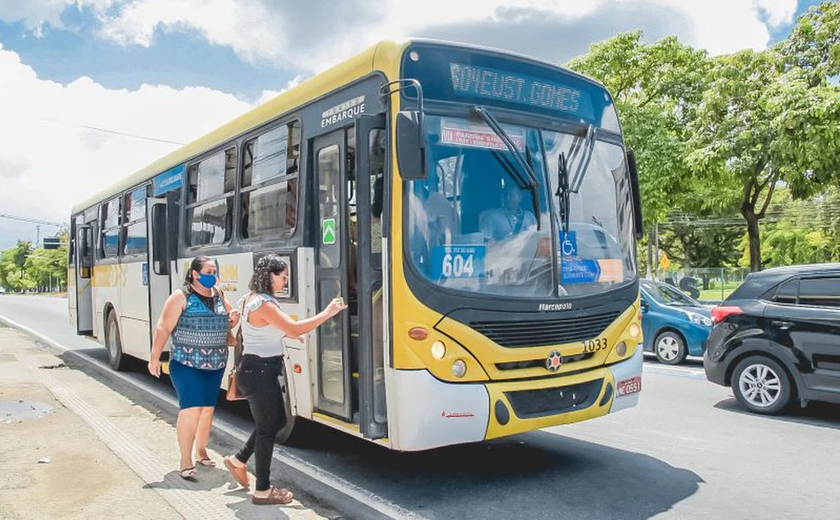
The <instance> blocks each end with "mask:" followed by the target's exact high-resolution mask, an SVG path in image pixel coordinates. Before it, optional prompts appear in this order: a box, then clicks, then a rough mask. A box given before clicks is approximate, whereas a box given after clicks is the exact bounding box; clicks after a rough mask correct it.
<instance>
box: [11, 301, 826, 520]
mask: <svg viewBox="0 0 840 520" xmlns="http://www.w3.org/2000/svg"><path fill="white" fill-rule="evenodd" d="M27 298H30V297H27ZM42 300H46V299H42ZM32 301H36V300H34V299H33V300H32ZM52 308H58V307H56V306H53V307H52ZM65 309H66V308H65ZM41 312H42V313H43V312H46V311H43V310H42V311H41ZM64 312H65V315H64V319H60V316H58V317H56V318H57V319H56V320H52V321H50V323H51V324H52V325H53V326H55V327H59V328H60V327H61V326H64V327H67V328H69V326H68V325H66V323H67V320H66V310H64ZM0 313H2V312H0ZM56 323H57V325H56ZM61 324H64V325H61ZM76 339H77V340H81V341H83V342H85V343H86V344H87V345H95V344H94V343H91V342H88V341H87V340H84V339H81V338H78V337H76ZM86 352H88V349H86ZM90 353H91V355H97V356H100V358H99V359H101V360H103V361H104V360H105V359H106V357H105V352H104V349H102V348H101V347H95V348H93V349H90ZM694 370H698V367H696V366H695V367H691V366H680V367H665V366H662V365H658V364H657V363H655V362H654V363H646V365H645V378H644V383H643V384H644V388H643V393H642V401H641V404H640V406H639V407H638V408H636V409H632V410H628V411H625V412H622V413H620V414H616V415H613V416H607V417H604V418H601V419H596V420H594V421H590V422H587V423H580V424H576V425H569V426H564V427H558V428H553V429H550V430H547V431H546V432H536V433H531V434H526V435H521V436H517V437H512V438H508V439H501V440H498V441H494V442H489V443H483V444H475V445H467V446H455V447H450V448H446V449H442V450H435V451H431V452H424V453H395V452H390V451H388V450H385V449H384V448H380V447H378V446H376V445H373V444H371V443H368V442H365V441H361V440H359V439H355V438H353V437H350V436H347V435H344V434H341V433H339V432H336V431H334V430H331V429H329V428H326V427H321V426H317V425H308V428H307V430H306V431H305V433H304V439H305V442H304V443H303V444H301V445H300V446H298V447H297V448H292V449H291V450H290V451H292V452H294V453H296V454H298V455H299V456H300V457H301V458H304V459H305V460H307V461H309V462H311V463H313V464H316V465H318V466H320V467H325V468H329V470H330V471H332V472H333V473H334V474H336V475H338V476H340V477H342V478H344V479H345V480H347V481H349V482H354V483H356V484H357V485H359V486H360V487H363V488H366V489H369V490H371V491H373V492H375V493H377V494H379V495H380V496H382V497H384V498H386V499H388V500H390V501H392V502H394V503H397V504H399V505H401V506H403V507H405V508H407V509H410V510H415V511H418V512H421V513H422V514H424V515H425V516H429V517H433V518H434V517H439V518H449V517H452V516H462V517H465V518H488V517H499V516H522V517H526V516H527V517H535V518H544V517H545V518H549V517H550V518H556V517H558V515H559V516H561V517H565V516H566V515H565V514H562V513H564V512H565V513H569V517H575V518H628V517H629V518H636V517H638V518H641V517H647V516H649V515H652V514H656V513H657V512H666V514H665V516H675V517H689V518H691V517H694V518H700V517H708V516H711V515H713V514H719V513H720V511H739V512H740V513H742V514H740V515H739V516H746V517H749V516H761V515H768V514H770V515H774V516H779V514H778V513H779V512H784V513H785V514H786V515H787V516H790V517H798V516H801V515H802V512H803V509H801V507H802V504H806V507H807V509H805V510H807V511H809V512H814V513H816V512H820V513H823V514H824V516H828V517H836V516H838V515H837V514H836V513H837V511H836V506H835V505H834V504H833V502H832V501H829V500H827V499H826V497H832V496H833V493H834V492H833V489H832V488H830V487H829V488H826V483H830V482H833V478H832V473H831V472H832V469H833V468H836V467H837V466H838V462H840V461H837V457H836V455H834V456H833V454H834V453H835V452H836V450H835V449H834V447H833V446H834V445H835V442H834V441H835V437H836V427H837V426H838V420H837V417H840V413H837V410H838V409H837V408H836V407H835V408H830V409H828V411H825V410H823V412H824V413H823V412H821V413H823V415H819V414H818V415H817V416H816V417H814V416H810V415H807V413H810V412H806V415H805V416H801V417H800V416H793V417H794V418H795V419H797V420H798V422H797V421H792V420H788V419H787V418H785V419H775V418H768V417H762V416H755V415H749V414H742V413H739V412H738V411H736V409H734V408H733V407H732V406H728V405H727V403H729V405H731V404H732V397H731V393H730V391H729V389H727V388H723V387H719V386H716V385H712V384H710V383H708V382H706V381H704V380H702V379H696V378H694V377H693V374H691V371H694ZM683 373H687V374H688V375H689V376H691V377H683V376H684V374H683ZM136 376H137V377H144V378H148V377H150V376H147V375H146V374H142V373H139V374H136ZM160 384H161V385H165V386H167V387H168V385H167V384H166V381H165V380H164V381H162V382H161V383H160ZM168 391H171V389H169V390H168ZM809 410H810V408H809ZM228 411H231V410H230V409H229V405H228V404H225V405H223V406H222V407H221V410H220V413H227V412H228ZM231 412H232V413H233V414H234V415H237V414H236V410H232V411H231ZM240 412H241V410H240ZM244 413H245V414H247V412H244ZM240 418H241V415H240ZM241 420H245V419H241ZM823 423H827V424H829V425H833V427H831V428H827V427H825V425H824V424H823ZM791 482H795V483H798V484H799V486H796V485H793V486H792V485H790V484H791ZM802 488H805V489H806V491H805V496H806V497H808V501H807V502H802V500H803V493H802V492H800V491H801V489H802ZM768 490H770V491H771V492H770V493H768V492H767V491H768ZM567 491H568V492H569V493H568V496H567ZM797 504H798V505H797ZM747 506H749V508H750V509H747ZM500 512H501V513H502V514H500ZM520 513H521V515H520Z"/></svg>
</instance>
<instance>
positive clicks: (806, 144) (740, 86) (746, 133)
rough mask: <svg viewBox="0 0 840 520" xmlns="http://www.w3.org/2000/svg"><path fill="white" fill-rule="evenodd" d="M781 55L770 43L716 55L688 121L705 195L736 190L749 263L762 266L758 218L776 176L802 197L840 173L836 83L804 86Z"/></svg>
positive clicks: (839, 97) (719, 196) (720, 196)
mask: <svg viewBox="0 0 840 520" xmlns="http://www.w3.org/2000/svg"><path fill="white" fill-rule="evenodd" d="M784 63H785V60H784V57H783V56H782V55H780V54H779V53H778V52H777V51H775V50H772V49H771V50H767V51H763V52H755V51H742V52H739V53H737V54H734V55H730V56H721V57H719V58H716V59H715V60H714V67H713V69H712V71H711V82H710V83H709V85H708V88H707V90H706V92H705V93H704V95H703V102H702V103H701V105H700V108H699V109H698V111H697V117H696V119H695V120H694V121H693V122H692V123H691V124H690V131H691V132H692V137H691V147H692V148H693V151H692V152H691V154H690V155H689V162H690V163H691V165H692V167H693V168H694V169H695V170H696V171H697V172H698V173H699V174H700V175H701V177H702V178H703V179H704V182H703V184H705V185H706V186H709V187H710V189H711V191H712V193H710V194H709V199H708V200H711V199H712V198H716V199H718V200H719V201H723V202H724V205H726V202H727V201H725V200H724V199H727V198H729V197H733V196H734V195H735V194H739V198H738V206H739V211H740V213H741V215H743V217H744V219H745V220H746V222H747V226H748V228H747V229H748V233H749V241H748V251H749V258H750V268H751V269H753V270H758V269H760V268H761V254H760V250H761V249H760V237H759V227H758V222H759V221H760V220H761V219H763V218H764V216H765V214H766V211H767V208H768V207H769V205H770V202H771V200H772V197H773V192H774V190H775V189H776V187H777V186H778V185H779V182H780V181H783V182H785V183H786V184H788V185H789V186H790V188H791V192H792V194H793V195H794V197H796V198H803V197H808V196H810V195H812V194H814V193H815V192H817V191H818V190H820V189H824V185H825V183H827V182H835V181H837V180H838V178H840V133H838V128H837V121H838V118H837V116H840V90H838V89H837V87H834V86H830V85H822V86H819V87H814V88H812V87H809V85H808V84H807V83H806V82H805V81H804V80H803V79H802V78H801V76H800V75H798V74H796V73H794V72H785V70H784V67H783V65H784ZM715 191H717V194H715ZM729 202H732V203H734V202H735V200H732V201H729ZM704 209H711V208H704Z"/></svg>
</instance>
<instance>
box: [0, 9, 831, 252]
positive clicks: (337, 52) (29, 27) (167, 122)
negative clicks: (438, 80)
mask: <svg viewBox="0 0 840 520" xmlns="http://www.w3.org/2000/svg"><path fill="white" fill-rule="evenodd" d="M816 3H818V0H703V1H697V0H574V1H573V0H505V1H500V0H460V1H457V2H455V1H453V0H424V1H422V2H408V1H401V0H308V1H299V0H0V214H13V215H18V216H23V217H29V218H36V219H41V220H46V221H51V222H65V221H67V220H68V218H69V212H70V208H71V206H72V205H73V204H74V203H76V202H78V201H80V200H82V199H84V198H86V197H87V196H89V195H90V194H92V193H94V192H96V191H98V190H100V189H102V188H103V187H105V186H107V185H109V184H110V183H112V182H113V181H115V180H116V179H119V178H121V177H124V176H126V175H129V174H130V173H132V172H134V171H135V170H137V169H139V168H141V167H143V166H145V165H146V164H148V163H150V162H152V161H153V160H155V159H157V158H159V157H160V156H162V155H165V154H167V153H169V152H171V151H173V150H174V149H176V148H177V146H178V145H177V143H186V142H189V141H191V140H193V139H195V138H197V137H199V136H201V135H203V134H205V133H207V132H208V131H210V130H212V129H214V128H216V127H217V126H220V125H221V124H223V123H225V122H227V121H229V120H230V119H232V118H234V117H236V116H238V115H240V114H242V113H243V112H245V111H247V110H249V109H250V108H252V107H254V106H256V105H257V104H259V103H261V102H262V101H265V100H266V99H269V98H270V97H272V96H274V95H276V94H277V93H279V92H281V91H283V90H285V89H287V88H289V87H291V86H294V85H296V84H297V83H299V82H300V81H302V80H303V79H305V78H307V77H310V76H312V75H314V74H316V73H318V72H319V71H322V70H325V69H326V68H328V67H329V66H330V65H332V64H334V63H336V62H339V61H341V60H343V59H346V58H348V57H350V56H352V55H354V54H355V53H357V52H359V51H361V50H363V49H364V48H366V47H367V46H369V45H371V44H373V43H375V42H376V41H378V40H381V39H386V38H393V37H401V36H421V37H430V38H438V39H444V40H450V41H455V42H464V43H473V44H480V45H486V46H491V47H496V48H501V49H505V50H511V51H516V52H520V53H523V54H527V55H531V56H535V57H537V58H541V59H544V60H549V61H552V62H555V63H563V62H565V61H567V60H568V59H569V58H571V57H573V56H576V55H579V54H583V53H585V52H586V51H587V50H588V48H589V46H590V45H591V44H592V43H595V42H597V41H600V40H603V39H606V38H609V37H610V36H613V35H615V34H616V33H619V32H622V31H628V30H633V29H641V30H643V31H644V34H645V38H646V40H648V41H655V40H657V39H659V38H662V37H664V36H668V35H676V36H677V37H678V38H679V39H680V40H681V41H683V42H685V43H688V44H690V45H693V46H695V47H700V48H704V49H707V50H708V51H709V52H710V53H712V54H714V55H718V54H726V53H731V52H735V51H738V50H741V49H745V48H752V49H763V48H766V47H767V46H768V45H772V44H773V43H775V42H776V41H779V40H780V39H783V38H785V37H786V36H787V35H788V34H789V33H790V30H791V29H792V27H793V24H794V22H795V19H796V17H797V16H799V15H800V14H802V13H803V12H804V11H806V10H807V8H808V7H809V6H811V5H814V4H816ZM55 231H56V228H55V227H50V226H42V227H41V237H43V236H45V235H51V234H53V233H55ZM35 234H36V229H35V226H34V225H31V224H24V223H20V222H15V221H11V220H8V219H3V218H0V250H2V249H6V248H8V247H11V246H13V245H14V244H15V242H16V241H17V240H18V239H25V240H32V241H33V242H34V240H35Z"/></svg>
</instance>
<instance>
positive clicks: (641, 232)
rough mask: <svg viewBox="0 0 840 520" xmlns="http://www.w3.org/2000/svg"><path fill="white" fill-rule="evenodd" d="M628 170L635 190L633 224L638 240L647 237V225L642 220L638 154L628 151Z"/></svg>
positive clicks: (629, 149)
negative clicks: (637, 164) (637, 163)
mask: <svg viewBox="0 0 840 520" xmlns="http://www.w3.org/2000/svg"><path fill="white" fill-rule="evenodd" d="M627 170H628V172H629V173H630V187H631V189H632V190H633V224H634V226H633V227H634V228H635V230H636V240H641V238H642V237H644V236H645V225H644V222H643V220H642V190H641V188H640V187H639V170H638V169H637V168H636V152H634V151H633V149H632V148H628V149H627Z"/></svg>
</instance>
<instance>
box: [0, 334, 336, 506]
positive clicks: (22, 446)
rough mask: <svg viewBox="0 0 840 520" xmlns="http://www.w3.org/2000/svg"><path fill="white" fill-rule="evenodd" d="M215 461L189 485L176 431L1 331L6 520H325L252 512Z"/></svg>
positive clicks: (0, 444)
mask: <svg viewBox="0 0 840 520" xmlns="http://www.w3.org/2000/svg"><path fill="white" fill-rule="evenodd" d="M211 448H212V440H211ZM210 456H211V457H212V458H213V459H214V460H215V461H216V463H217V464H218V466H219V467H218V468H205V467H199V468H198V481H197V482H194V483H193V482H189V481H185V480H183V479H181V478H180V476H179V475H178V472H177V467H178V459H179V456H178V445H177V439H176V433H175V428H174V427H173V426H172V425H170V424H168V423H167V422H165V421H162V420H160V419H159V418H157V417H156V416H155V415H153V414H152V413H150V412H149V411H147V410H146V409H145V408H142V407H140V406H137V405H135V404H133V403H132V402H130V401H129V400H128V399H127V398H125V397H124V396H122V395H120V394H118V393H116V392H115V391H113V390H111V389H110V388H108V387H107V386H105V385H103V384H101V383H100V382H98V381H96V380H94V379H92V378H90V377H89V376H87V375H86V374H84V373H82V372H80V371H78V370H72V369H69V368H67V367H65V366H64V363H63V362H62V360H61V359H59V358H57V357H55V356H54V355H52V354H50V353H49V352H48V351H47V350H46V349H45V348H41V347H40V346H38V345H37V344H36V343H35V342H33V341H32V340H31V339H29V338H28V337H27V336H25V335H23V334H21V333H19V332H17V331H14V330H12V329H9V328H3V327H2V326H0V468H2V471H0V518H3V519H24V518H25V519H29V518H38V519H40V518H97V519H99V518H136V519H157V518H167V519H169V518H187V519H191V518H201V519H211V518H212V519H215V518H243V519H244V518H248V519H263V518H272V519H275V518H281V519H282V518H287V519H318V518H322V517H321V516H319V515H318V514H316V513H315V512H314V511H312V510H310V509H307V508H306V507H304V506H303V505H301V504H300V503H299V502H297V501H295V502H293V503H292V504H290V505H288V506H254V505H252V504H251V501H250V495H249V494H248V493H247V491H245V490H244V489H242V488H241V487H239V486H238V485H236V484H234V483H233V481H232V479H231V478H230V477H229V475H228V473H227V471H226V470H225V469H224V465H223V464H222V463H221V458H222V455H220V454H218V453H216V452H214V451H212V449H211V450H210ZM39 460H40V461H42V462H39ZM252 482H253V476H252Z"/></svg>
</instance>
